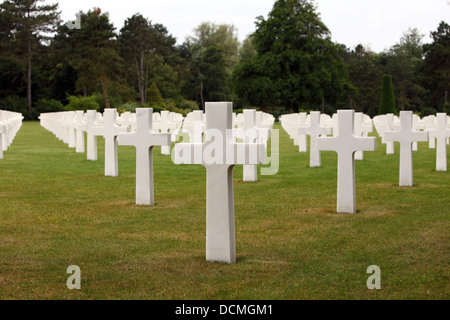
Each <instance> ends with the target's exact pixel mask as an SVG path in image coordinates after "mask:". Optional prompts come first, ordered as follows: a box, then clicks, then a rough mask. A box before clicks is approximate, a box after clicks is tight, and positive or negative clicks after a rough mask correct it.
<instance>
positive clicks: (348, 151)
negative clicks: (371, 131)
mask: <svg viewBox="0 0 450 320" xmlns="http://www.w3.org/2000/svg"><path fill="white" fill-rule="evenodd" d="M338 131H339V133H338V135H337V136H336V137H326V138H318V139H317V144H318V146H317V147H318V150H322V151H336V152H337V154H338V182H337V212H339V213H355V212H356V192H355V158H354V154H355V152H356V151H375V150H376V148H377V140H376V138H375V137H360V136H356V135H355V134H354V110H338Z"/></svg>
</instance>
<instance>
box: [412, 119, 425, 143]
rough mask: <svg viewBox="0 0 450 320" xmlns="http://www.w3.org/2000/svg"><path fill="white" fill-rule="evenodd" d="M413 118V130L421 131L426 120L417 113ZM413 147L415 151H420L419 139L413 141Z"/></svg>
mask: <svg viewBox="0 0 450 320" xmlns="http://www.w3.org/2000/svg"><path fill="white" fill-rule="evenodd" d="M412 119H413V122H412V129H413V130H417V131H420V130H423V129H425V123H424V121H422V119H420V117H419V116H418V115H417V114H413V116H412ZM412 149H413V151H418V150H419V146H418V144H417V141H413V144H412Z"/></svg>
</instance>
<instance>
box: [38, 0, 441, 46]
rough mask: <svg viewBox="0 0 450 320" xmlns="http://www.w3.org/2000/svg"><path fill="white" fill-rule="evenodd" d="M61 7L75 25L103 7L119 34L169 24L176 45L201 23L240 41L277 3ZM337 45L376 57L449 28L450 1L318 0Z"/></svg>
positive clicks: (72, 1) (178, 1) (137, 0)
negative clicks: (141, 21) (140, 21)
mask: <svg viewBox="0 0 450 320" xmlns="http://www.w3.org/2000/svg"><path fill="white" fill-rule="evenodd" d="M45 2H46V3H55V2H59V10H60V11H61V19H62V20H63V21H68V20H72V21H73V20H75V13H77V12H78V11H80V10H82V11H84V12H87V11H88V10H89V9H92V8H93V7H99V8H101V9H102V12H108V13H109V17H110V20H111V21H112V22H113V24H114V26H115V27H116V28H117V31H119V30H120V28H122V26H123V23H124V21H125V19H126V18H129V17H131V16H132V15H133V14H135V13H141V14H142V15H143V16H144V17H146V18H148V19H150V20H152V21H153V23H161V24H163V25H165V26H166V27H167V29H168V31H169V33H171V34H172V35H173V36H174V37H176V38H177V42H178V44H181V43H182V42H183V41H184V40H185V38H186V36H188V35H191V34H192V30H193V29H194V28H195V27H197V26H198V25H199V24H200V23H201V22H204V21H211V22H214V23H217V24H220V23H227V24H234V25H235V26H236V27H237V29H238V35H239V39H240V40H241V41H242V40H243V39H244V38H245V37H246V36H247V35H248V34H250V33H252V32H253V31H254V30H255V24H254V22H255V18H256V17H257V16H260V15H262V16H264V17H267V15H268V13H269V12H270V10H271V9H272V6H273V3H274V2H275V0H226V1H223V0H147V1H144V0H124V1H117V0H116V1H114V0H60V1H57V0H45ZM315 3H316V5H317V7H318V12H319V13H320V15H321V18H322V21H323V22H324V23H325V25H326V26H327V27H328V28H329V29H330V31H331V33H332V39H333V41H337V42H339V43H343V44H345V45H346V46H348V47H354V46H355V45H357V44H359V43H362V44H364V45H367V46H369V47H370V48H371V49H372V50H374V51H375V52H380V51H383V50H384V49H387V48H389V47H391V46H392V45H393V44H395V43H397V42H398V41H399V40H400V37H401V36H402V34H403V32H405V31H406V30H408V28H409V27H413V28H418V29H419V31H420V32H421V33H422V34H425V38H424V42H425V43H426V42H430V38H429V34H430V31H435V30H436V29H437V27H438V25H439V22H440V21H442V20H444V21H446V22H447V23H449V20H450V19H449V17H450V0H315Z"/></svg>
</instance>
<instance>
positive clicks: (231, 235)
mask: <svg viewBox="0 0 450 320" xmlns="http://www.w3.org/2000/svg"><path fill="white" fill-rule="evenodd" d="M232 112H233V104H232V103H231V102H210V103H206V129H207V130H206V141H205V142H203V143H199V142H194V143H179V144H176V145H175V148H174V153H175V163H176V164H202V165H203V166H205V168H206V259H207V260H208V261H221V262H227V263H235V262H236V244H235V231H234V230H235V229H234V228H235V225H234V196H233V167H234V166H235V165H246V164H263V163H264V156H265V154H264V145H263V144H255V143H253V144H252V143H248V144H247V143H235V142H234V141H233V132H232V127H233V123H232V122H233V120H232Z"/></svg>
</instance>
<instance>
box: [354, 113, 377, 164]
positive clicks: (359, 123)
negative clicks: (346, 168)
mask: <svg viewBox="0 0 450 320" xmlns="http://www.w3.org/2000/svg"><path fill="white" fill-rule="evenodd" d="M372 131H373V125H372V123H370V124H366V123H365V122H364V114H363V113H362V112H355V130H354V132H355V136H357V137H364V136H367V134H368V133H370V132H372ZM355 160H364V151H356V152H355Z"/></svg>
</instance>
